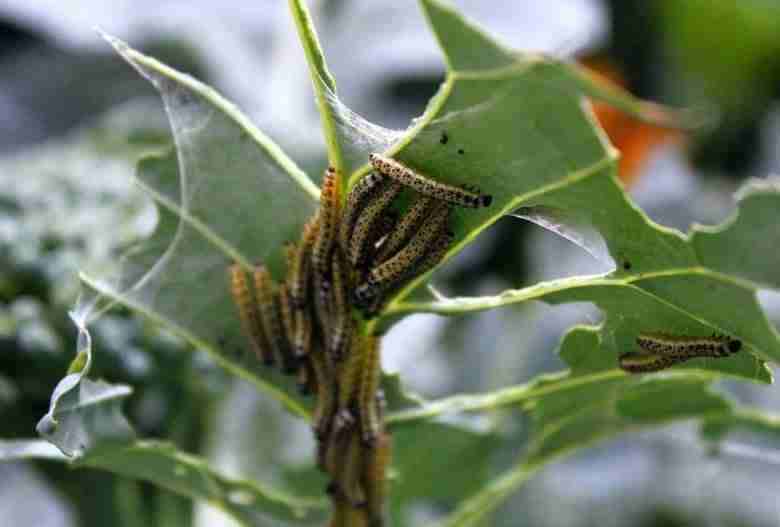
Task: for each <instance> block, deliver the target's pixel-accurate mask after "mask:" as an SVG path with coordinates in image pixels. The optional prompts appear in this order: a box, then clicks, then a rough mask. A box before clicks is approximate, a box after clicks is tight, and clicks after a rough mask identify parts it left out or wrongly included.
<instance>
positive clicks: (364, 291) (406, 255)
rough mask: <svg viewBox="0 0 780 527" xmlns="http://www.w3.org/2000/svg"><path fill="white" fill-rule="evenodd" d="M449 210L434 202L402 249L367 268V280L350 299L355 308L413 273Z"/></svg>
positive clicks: (369, 302)
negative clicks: (424, 219)
mask: <svg viewBox="0 0 780 527" xmlns="http://www.w3.org/2000/svg"><path fill="white" fill-rule="evenodd" d="M449 212H450V206H449V205H447V204H440V205H438V206H437V207H436V209H435V210H434V211H433V212H432V213H431V215H430V217H429V218H428V219H427V220H426V221H425V222H424V223H423V224H422V226H421V227H420V229H419V230H418V231H417V232H416V233H415V234H414V236H412V239H411V240H409V243H407V244H406V245H405V246H404V248H403V249H401V250H400V251H399V252H398V253H397V254H396V255H395V256H393V257H392V258H390V259H389V260H387V261H386V262H384V263H382V264H380V265H379V266H377V267H375V268H374V269H372V270H371V272H370V273H369V275H368V280H367V281H366V282H364V283H363V284H361V285H359V286H358V287H357V288H356V289H355V292H354V301H355V303H356V304H357V305H358V306H359V307H367V306H368V305H370V304H371V302H372V301H373V300H374V299H375V298H376V297H377V296H378V295H380V294H381V293H382V291H383V290H387V289H390V288H392V287H393V286H395V285H397V284H398V283H399V282H400V281H402V280H403V279H404V278H406V277H408V276H409V273H414V272H416V270H417V268H416V266H415V264H416V263H417V262H419V261H421V260H422V258H423V255H424V254H425V252H426V251H427V250H428V249H429V248H430V247H431V244H432V243H433V242H434V240H435V239H436V237H437V236H438V235H439V233H440V232H441V230H442V229H443V228H444V226H445V225H446V223H447V218H448V215H449Z"/></svg>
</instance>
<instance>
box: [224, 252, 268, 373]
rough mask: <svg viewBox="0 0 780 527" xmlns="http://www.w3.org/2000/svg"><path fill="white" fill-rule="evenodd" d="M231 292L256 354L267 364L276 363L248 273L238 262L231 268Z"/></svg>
mask: <svg viewBox="0 0 780 527" xmlns="http://www.w3.org/2000/svg"><path fill="white" fill-rule="evenodd" d="M229 274H230V293H231V295H232V296H233V302H234V303H235V305H236V309H237V310H238V316H239V319H240V320H241V325H242V326H243V328H244V333H246V335H247V336H248V337H249V345H250V346H251V348H252V352H253V353H254V354H255V356H256V357H257V358H258V359H259V360H261V361H262V362H263V363H264V364H266V365H271V364H273V363H274V356H273V349H272V348H271V344H270V343H269V342H268V339H267V337H266V334H265V332H264V330H263V326H262V322H261V320H260V314H259V313H258V311H257V301H256V300H255V296H254V294H253V292H252V290H251V289H250V286H249V281H248V280H247V276H246V273H245V272H244V270H243V269H242V268H241V266H240V265H238V264H233V265H231V266H230V268H229Z"/></svg>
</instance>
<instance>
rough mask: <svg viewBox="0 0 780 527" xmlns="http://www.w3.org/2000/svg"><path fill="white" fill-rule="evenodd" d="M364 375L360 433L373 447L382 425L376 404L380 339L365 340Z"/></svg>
mask: <svg viewBox="0 0 780 527" xmlns="http://www.w3.org/2000/svg"><path fill="white" fill-rule="evenodd" d="M361 370H362V375H361V379H360V394H359V404H358V408H359V410H360V432H361V434H362V437H363V442H364V443H365V444H366V445H372V444H373V443H374V441H375V440H376V438H377V435H378V434H379V432H380V430H381V427H382V423H381V422H380V421H379V415H378V412H377V408H376V405H375V404H374V402H375V398H376V393H377V390H378V389H379V373H380V363H379V338H378V337H375V336H368V337H365V339H364V345H363V364H362V367H361Z"/></svg>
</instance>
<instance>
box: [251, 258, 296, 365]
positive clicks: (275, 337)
mask: <svg viewBox="0 0 780 527" xmlns="http://www.w3.org/2000/svg"><path fill="white" fill-rule="evenodd" d="M254 279H255V290H256V291H257V300H258V303H259V305H260V320H261V322H262V326H263V331H264V332H265V334H266V335H267V336H268V341H269V342H270V344H271V348H272V349H273V353H274V355H275V356H276V357H280V358H281V359H282V361H283V367H284V372H285V373H294V372H295V371H296V370H297V369H298V368H297V361H295V358H294V356H293V354H292V350H290V349H289V345H288V342H287V337H286V334H285V329H284V323H283V321H282V315H281V306H280V303H279V298H278V296H277V294H276V292H275V291H274V282H273V279H272V278H271V274H270V273H269V272H268V269H266V268H265V267H264V266H262V265H258V266H256V267H255V272H254ZM266 364H268V361H266Z"/></svg>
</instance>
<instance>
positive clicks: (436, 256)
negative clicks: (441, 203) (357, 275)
mask: <svg viewBox="0 0 780 527" xmlns="http://www.w3.org/2000/svg"><path fill="white" fill-rule="evenodd" d="M454 239H455V233H453V232H452V231H449V230H448V231H445V232H443V233H441V234H440V235H439V236H438V237H437V238H436V240H435V241H434V242H433V245H432V246H431V247H430V249H429V250H428V251H427V252H426V253H425V254H424V255H423V257H422V258H421V259H420V260H419V261H418V262H417V263H416V264H415V265H413V266H412V267H411V268H409V269H408V270H407V272H406V273H404V275H403V276H402V277H401V278H400V279H399V280H398V281H397V282H395V283H394V284H393V285H392V286H390V287H387V288H385V289H382V290H380V291H378V292H377V293H376V294H375V296H373V300H372V301H371V302H369V303H368V304H367V306H366V307H365V308H364V312H365V314H366V315H367V316H369V317H371V316H374V315H376V314H377V313H379V311H380V310H381V309H382V306H383V305H384V304H385V302H386V301H387V300H388V299H389V298H390V297H391V296H393V294H394V293H395V292H396V291H398V289H399V288H401V287H403V286H404V285H406V283H407V282H408V281H409V280H411V279H412V278H414V277H416V276H420V275H421V274H425V273H426V272H428V271H429V270H431V269H433V268H434V267H436V265H438V264H439V262H441V259H442V258H443V257H444V255H445V254H446V253H447V250H448V249H449V248H450V245H452V241H453V240H454ZM365 287H366V288H367V289H368V290H369V292H368V293H367V292H365V290H363V294H366V295H369V296H371V295H374V292H373V290H372V289H371V286H370V285H369V284H365Z"/></svg>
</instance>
